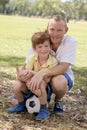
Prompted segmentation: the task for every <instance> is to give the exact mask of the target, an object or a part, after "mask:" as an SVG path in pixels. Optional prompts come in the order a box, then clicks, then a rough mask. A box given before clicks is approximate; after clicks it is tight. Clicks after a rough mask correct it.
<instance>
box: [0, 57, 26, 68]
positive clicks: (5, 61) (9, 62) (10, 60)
mask: <svg viewBox="0 0 87 130" xmlns="http://www.w3.org/2000/svg"><path fill="white" fill-rule="evenodd" d="M24 62H25V57H17V56H0V64H1V65H4V66H7V67H13V66H21V65H23V64H24Z"/></svg>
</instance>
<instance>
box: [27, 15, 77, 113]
mask: <svg viewBox="0 0 87 130" xmlns="http://www.w3.org/2000/svg"><path fill="white" fill-rule="evenodd" d="M46 31H47V32H48V34H49V36H50V40H51V42H52V52H51V54H53V55H54V56H55V57H56V59H57V60H58V62H59V64H58V65H57V66H56V67H54V68H52V69H50V70H46V71H40V72H38V73H37V74H36V75H35V76H34V77H33V78H32V79H31V81H30V84H29V85H30V86H31V87H35V86H39V84H40V83H41V81H42V79H44V78H46V77H52V80H51V82H50V84H51V86H52V91H53V93H54V94H55V105H54V109H53V112H54V113H56V114H58V113H63V112H64V110H63V102H62V100H61V99H62V97H63V96H64V95H65V93H66V92H67V91H68V90H70V89H71V88H72V86H73V84H74V75H73V72H72V70H71V66H72V65H74V63H75V55H76V40H75V39H74V38H73V37H71V36H69V35H66V33H67V31H68V27H67V24H66V21H65V19H64V18H63V17H62V16H54V17H53V18H52V19H50V20H49V22H48V26H47V30H46ZM31 52H32V51H30V52H29V53H31Z"/></svg>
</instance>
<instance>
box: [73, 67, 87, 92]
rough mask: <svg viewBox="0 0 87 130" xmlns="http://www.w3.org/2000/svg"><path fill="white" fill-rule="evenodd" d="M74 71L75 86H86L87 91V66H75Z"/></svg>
mask: <svg viewBox="0 0 87 130" xmlns="http://www.w3.org/2000/svg"><path fill="white" fill-rule="evenodd" d="M73 72H74V75H75V85H74V86H75V87H74V88H80V87H84V89H85V90H86V91H87V67H80V68H79V67H76V66H75V67H74V68H73Z"/></svg>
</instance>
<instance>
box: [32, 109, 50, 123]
mask: <svg viewBox="0 0 87 130" xmlns="http://www.w3.org/2000/svg"><path fill="white" fill-rule="evenodd" d="M49 116H50V113H49V111H48V110H45V109H40V112H39V113H38V114H37V116H36V118H35V119H36V120H38V121H42V120H46V119H48V118H49Z"/></svg>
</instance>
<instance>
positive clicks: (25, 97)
mask: <svg viewBox="0 0 87 130" xmlns="http://www.w3.org/2000/svg"><path fill="white" fill-rule="evenodd" d="M46 92H47V101H48V102H50V98H51V95H52V87H51V85H50V83H48V84H47V87H46ZM33 95H35V94H34V93H32V92H31V91H30V90H28V89H27V91H26V93H23V97H24V100H25V101H26V100H27V99H28V98H30V97H32V96H33ZM13 98H16V97H15V96H14V97H13Z"/></svg>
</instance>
